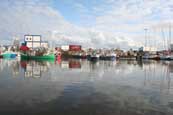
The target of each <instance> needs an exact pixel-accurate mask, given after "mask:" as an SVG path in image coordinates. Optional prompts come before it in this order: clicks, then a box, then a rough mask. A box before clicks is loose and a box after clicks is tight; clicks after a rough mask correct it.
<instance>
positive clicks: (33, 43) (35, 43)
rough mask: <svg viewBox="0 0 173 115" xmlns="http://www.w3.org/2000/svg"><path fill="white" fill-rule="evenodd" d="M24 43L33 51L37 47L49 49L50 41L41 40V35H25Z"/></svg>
mask: <svg viewBox="0 0 173 115" xmlns="http://www.w3.org/2000/svg"><path fill="white" fill-rule="evenodd" d="M24 42H25V43H26V46H27V47H29V48H32V49H33V48H36V47H45V48H48V47H49V44H48V41H42V40H41V35H25V36H24Z"/></svg>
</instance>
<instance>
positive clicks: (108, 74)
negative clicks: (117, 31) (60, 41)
mask: <svg viewBox="0 0 173 115" xmlns="http://www.w3.org/2000/svg"><path fill="white" fill-rule="evenodd" d="M172 79H173V62H167V61H160V62H156V61H143V62H137V61H125V60H122V61H98V62H95V63H91V62H89V61H86V60H66V61H65V60H64V61H63V60H62V61H59V62H46V61H42V62H41V61H18V60H0V115H172V114H173V80H172Z"/></svg>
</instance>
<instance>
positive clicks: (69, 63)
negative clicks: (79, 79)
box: [57, 59, 81, 69]
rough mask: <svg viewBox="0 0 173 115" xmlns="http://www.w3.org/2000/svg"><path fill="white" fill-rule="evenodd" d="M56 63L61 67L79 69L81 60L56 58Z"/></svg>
mask: <svg viewBox="0 0 173 115" xmlns="http://www.w3.org/2000/svg"><path fill="white" fill-rule="evenodd" d="M57 63H58V64H59V65H60V67H61V68H62V69H80V68H81V60H76V59H69V60H61V61H60V60H57Z"/></svg>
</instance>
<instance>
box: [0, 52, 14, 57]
mask: <svg viewBox="0 0 173 115" xmlns="http://www.w3.org/2000/svg"><path fill="white" fill-rule="evenodd" d="M0 57H3V58H16V54H13V53H4V54H1V56H0Z"/></svg>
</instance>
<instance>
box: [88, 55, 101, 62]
mask: <svg viewBox="0 0 173 115" xmlns="http://www.w3.org/2000/svg"><path fill="white" fill-rule="evenodd" d="M99 58H100V55H99V54H95V55H90V56H89V57H88V60H89V61H98V60H99Z"/></svg>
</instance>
